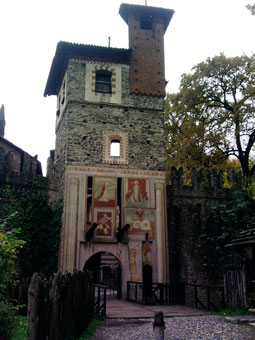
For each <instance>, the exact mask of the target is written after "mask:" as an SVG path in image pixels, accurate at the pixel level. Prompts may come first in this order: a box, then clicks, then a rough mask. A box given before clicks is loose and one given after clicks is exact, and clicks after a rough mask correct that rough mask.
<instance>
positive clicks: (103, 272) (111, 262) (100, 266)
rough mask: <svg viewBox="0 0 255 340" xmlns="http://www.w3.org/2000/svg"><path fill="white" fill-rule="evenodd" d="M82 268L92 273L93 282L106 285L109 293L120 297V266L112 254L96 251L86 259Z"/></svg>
mask: <svg viewBox="0 0 255 340" xmlns="http://www.w3.org/2000/svg"><path fill="white" fill-rule="evenodd" d="M84 270H87V271H89V272H90V273H92V275H93V281H94V283H95V284H100V285H104V286H108V287H109V291H108V294H109V295H115V296H116V297H117V298H118V299H121V266H120V261H119V260H118V259H117V258H116V257H115V256H114V255H112V254H111V253H108V252H99V253H96V254H95V255H93V256H91V257H90V258H89V259H88V260H87V262H86V264H85V266H84Z"/></svg>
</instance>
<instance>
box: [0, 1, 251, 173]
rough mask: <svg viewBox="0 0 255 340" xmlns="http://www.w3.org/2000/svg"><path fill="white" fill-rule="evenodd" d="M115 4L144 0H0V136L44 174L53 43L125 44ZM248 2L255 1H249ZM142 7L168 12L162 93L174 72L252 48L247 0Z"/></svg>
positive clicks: (50, 131)
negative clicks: (1, 129) (1, 128)
mask: <svg viewBox="0 0 255 340" xmlns="http://www.w3.org/2000/svg"><path fill="white" fill-rule="evenodd" d="M122 2H127V3H131V4H140V5H144V4H145V0H130V1H119V0H93V1H92V0H1V1H0V13H1V19H0V32H1V33H0V105H1V104H4V106H5V118H6V130H5V138H6V139H8V140H9V141H10V142H12V143H14V144H15V145H17V146H19V147H20V148H22V149H23V150H25V151H26V152H28V153H29V154H31V155H32V156H34V155H36V154H38V158H39V160H40V161H41V163H42V166H43V169H44V174H45V168H46V161H47V157H48V155H49V150H50V149H54V147H55V131H54V129H55V113H56V97H55V96H51V97H47V98H44V97H43V92H44V88H45V85H46V81H47V77H48V73H49V70H50V66H51V62H52V59H53V57H54V54H55V49H56V45H57V43H58V41H61V40H62V41H68V42H73V43H82V44H93V45H100V46H107V44H108V36H111V47H120V48H128V31H127V25H126V23H125V22H124V21H123V20H122V18H121V17H120V16H119V14H118V11H119V6H120V4H121V3H122ZM254 2H255V1H254ZM147 3H148V6H157V7H164V8H170V9H173V10H174V11H175V14H174V16H173V18H172V21H171V22H170V25H169V27H168V30H167V32H166V34H165V66H166V79H167V80H168V81H169V83H168V86H167V92H176V91H177V90H178V87H179V80H180V76H181V74H183V73H185V72H189V71H190V70H191V68H192V66H194V65H195V64H197V63H199V62H201V61H204V60H205V59H206V58H207V57H209V56H210V57H213V56H214V55H217V54H219V53H221V52H224V53H225V54H226V55H227V56H237V55H241V54H243V53H245V54H247V55H251V54H252V52H253V51H255V47H254V33H255V17H254V16H252V15H251V14H250V12H249V11H248V10H247V9H246V7H245V6H246V5H247V4H248V3H253V0H250V1H249V0H147Z"/></svg>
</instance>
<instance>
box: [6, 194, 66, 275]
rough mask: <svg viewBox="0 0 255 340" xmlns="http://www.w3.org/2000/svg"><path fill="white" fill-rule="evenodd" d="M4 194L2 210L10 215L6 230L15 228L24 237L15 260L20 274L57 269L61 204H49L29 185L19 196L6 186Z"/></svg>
mask: <svg viewBox="0 0 255 340" xmlns="http://www.w3.org/2000/svg"><path fill="white" fill-rule="evenodd" d="M8 196H9V200H8V203H7V204H6V205H5V206H4V211H5V213H6V214H7V215H8V216H10V217H9V219H8V223H6V226H5V229H6V230H7V231H8V232H9V231H10V230H13V229H18V230H19V231H20V234H19V236H20V238H21V239H22V240H24V241H25V245H24V247H23V248H22V249H21V251H20V256H19V257H18V263H17V264H18V266H19V271H20V274H21V275H22V276H23V277H30V276H32V274H33V273H34V272H41V273H43V274H45V275H51V274H53V273H54V272H56V270H57V257H58V247H59V233H60V225H61V215H62V204H61V203H59V204H58V205H57V206H56V207H54V208H51V207H50V206H49V205H48V202H47V200H46V198H45V197H43V195H42V194H41V193H38V192H37V191H35V190H33V189H31V190H30V191H28V192H26V194H24V196H23V197H21V198H20V197H19V198H17V197H16V196H15V192H14V191H11V190H9V192H8Z"/></svg>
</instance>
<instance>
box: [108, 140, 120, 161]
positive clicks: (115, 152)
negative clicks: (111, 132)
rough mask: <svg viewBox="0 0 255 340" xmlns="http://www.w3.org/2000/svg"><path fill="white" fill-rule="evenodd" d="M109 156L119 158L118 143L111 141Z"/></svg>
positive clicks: (117, 141)
mask: <svg viewBox="0 0 255 340" xmlns="http://www.w3.org/2000/svg"><path fill="white" fill-rule="evenodd" d="M110 155H111V156H112V157H120V141H119V140H117V139H113V140H112V141H111V148H110Z"/></svg>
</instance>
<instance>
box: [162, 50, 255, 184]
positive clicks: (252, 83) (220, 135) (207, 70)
mask: <svg viewBox="0 0 255 340" xmlns="http://www.w3.org/2000/svg"><path fill="white" fill-rule="evenodd" d="M254 102H255V55H252V56H251V57H248V56H246V55H243V56H241V57H234V58H227V57H226V56H225V55H224V54H221V55H219V56H215V57H214V58H208V59H207V60H206V61H205V62H202V63H200V64H198V65H196V66H194V67H193V69H192V73H190V74H183V75H182V79H181V84H180V90H179V92H178V93H177V94H171V95H168V96H167V101H166V117H165V120H166V128H165V130H166V136H167V151H168V156H169V157H170V159H171V158H172V159H173V160H174V161H176V157H179V158H182V159H184V160H188V159H189V158H190V159H191V160H192V161H193V162H194V161H196V162H197V163H200V164H201V166H202V167H203V166H205V167H206V166H208V167H211V166H213V165H217V164H220V163H223V162H224V160H226V159H228V158H229V157H230V156H234V157H236V158H237V159H238V160H239V162H240V165H241V168H242V172H243V177H244V182H245V183H250V182H251V179H252V176H253V175H254V172H255V166H254V165H252V164H251V157H252V153H253V152H254V149H255V148H254V146H255V113H254ZM178 153H179V155H178ZM177 161H178V160H177Z"/></svg>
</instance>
